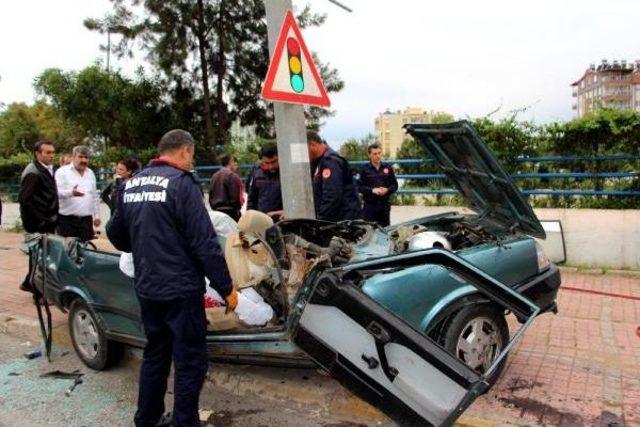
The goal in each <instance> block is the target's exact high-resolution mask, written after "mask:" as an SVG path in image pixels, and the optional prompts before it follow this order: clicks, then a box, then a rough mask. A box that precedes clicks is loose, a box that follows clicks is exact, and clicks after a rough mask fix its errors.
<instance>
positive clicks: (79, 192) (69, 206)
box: [56, 145, 100, 241]
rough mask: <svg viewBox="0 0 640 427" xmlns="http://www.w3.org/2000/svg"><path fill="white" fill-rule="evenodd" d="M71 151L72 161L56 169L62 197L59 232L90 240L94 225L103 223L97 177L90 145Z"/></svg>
mask: <svg viewBox="0 0 640 427" xmlns="http://www.w3.org/2000/svg"><path fill="white" fill-rule="evenodd" d="M71 154H72V158H71V163H70V164H68V165H66V166H63V167H61V168H60V169H58V170H57V171H56V185H57V187H58V198H59V199H60V210H59V211H58V213H59V215H58V234H60V235H61V236H63V237H78V238H79V239H81V240H83V241H87V240H91V239H93V238H94V232H93V227H94V226H96V227H98V226H99V225H100V210H99V204H98V203H99V199H98V190H97V188H96V177H95V175H94V174H93V171H92V170H91V169H89V157H90V156H91V152H90V151H89V148H88V147H85V146H83V145H79V146H77V147H73V151H72V153H71Z"/></svg>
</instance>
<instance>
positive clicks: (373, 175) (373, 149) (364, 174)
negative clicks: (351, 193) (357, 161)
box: [358, 144, 398, 227]
mask: <svg viewBox="0 0 640 427" xmlns="http://www.w3.org/2000/svg"><path fill="white" fill-rule="evenodd" d="M367 154H368V156H369V163H368V164H366V165H364V166H363V167H362V168H361V169H360V172H359V179H358V190H359V191H360V193H362V198H363V199H364V207H363V208H362V219H364V220H366V221H372V222H377V223H378V224H380V225H381V226H382V227H386V226H387V225H389V222H390V213H391V203H390V202H389V197H390V196H391V195H392V194H393V193H395V192H396V191H398V181H397V180H396V175H395V173H394V172H393V168H392V167H391V166H390V165H386V164H384V163H382V149H381V148H380V146H379V145H378V144H372V145H370V146H369V147H368V148H367Z"/></svg>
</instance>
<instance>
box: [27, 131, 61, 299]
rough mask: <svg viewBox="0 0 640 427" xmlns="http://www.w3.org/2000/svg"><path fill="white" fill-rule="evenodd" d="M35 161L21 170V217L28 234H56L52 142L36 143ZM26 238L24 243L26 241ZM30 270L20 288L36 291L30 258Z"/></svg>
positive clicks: (54, 151)
mask: <svg viewBox="0 0 640 427" xmlns="http://www.w3.org/2000/svg"><path fill="white" fill-rule="evenodd" d="M33 153H34V159H33V162H31V163H29V164H28V165H27V167H26V168H24V171H23V172H22V179H21V181H20V193H19V194H18V202H20V217H21V218H22V226H23V227H24V229H25V231H26V232H27V233H31V234H33V233H41V234H45V233H54V232H55V230H56V223H57V220H58V189H57V188H56V181H55V179H54V176H53V173H54V171H53V159H54V157H55V153H56V150H55V148H54V147H53V143H52V142H50V141H38V142H36V144H35V146H34V149H33ZM27 240H28V239H27V238H25V243H28V242H27ZM29 263H30V264H29V273H27V277H26V278H25V280H24V281H23V282H22V284H21V285H20V289H22V290H23V291H26V292H33V288H32V286H31V283H30V280H29V277H30V273H31V269H32V267H33V266H32V265H31V257H29Z"/></svg>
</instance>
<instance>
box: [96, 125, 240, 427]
mask: <svg viewBox="0 0 640 427" xmlns="http://www.w3.org/2000/svg"><path fill="white" fill-rule="evenodd" d="M158 151H159V152H160V157H159V158H157V159H155V160H152V161H151V162H150V163H149V165H148V166H147V167H146V168H145V169H143V170H142V171H141V172H140V173H138V174H136V175H135V176H134V177H132V178H131V179H129V180H128V181H127V182H126V183H125V185H124V188H123V189H122V193H121V196H119V197H118V200H117V202H116V203H117V205H116V210H115V213H114V216H113V217H112V218H111V220H110V221H109V223H108V224H107V235H108V237H109V240H111V243H113V245H114V246H115V247H116V248H117V249H119V250H121V251H125V252H132V253H133V263H134V267H135V279H134V286H135V290H136V294H137V296H138V301H139V302H140V314H141V317H142V324H143V326H144V332H145V335H146V337H147V346H146V347H145V349H144V356H143V360H142V366H141V367H140V388H139V392H138V411H137V412H136V415H135V418H134V421H135V424H136V426H156V425H160V424H163V423H162V422H159V421H160V419H161V417H162V414H163V412H164V395H165V391H166V389H167V377H168V375H169V369H170V368H171V359H172V357H173V363H174V369H175V374H174V389H173V396H174V406H173V419H172V420H171V423H172V425H174V426H196V425H200V421H199V417H198V399H199V396H200V390H201V388H202V384H203V383H204V378H205V375H206V372H207V366H208V363H207V348H206V331H207V324H206V323H207V321H206V317H205V311H204V293H205V281H204V278H205V276H206V277H207V278H208V279H209V281H210V282H211V286H212V287H213V288H214V289H215V290H216V291H218V293H219V294H220V295H221V296H222V297H223V298H225V300H226V301H227V306H228V307H229V308H231V309H234V308H235V306H236V305H237V303H238V297H237V293H236V291H235V290H234V289H233V287H232V285H231V277H230V276H229V271H228V270H227V264H226V262H225V260H224V257H223V255H222V251H221V249H220V246H219V245H218V240H217V237H216V233H215V231H214V229H213V226H212V225H211V220H210V219H209V215H208V214H207V210H206V208H205V205H204V200H203V199H202V192H201V190H200V186H199V183H198V180H197V178H196V177H195V176H194V175H193V174H192V173H191V172H190V170H191V168H192V164H193V153H194V141H193V137H192V136H191V134H189V133H188V132H186V131H183V130H179V129H175V130H172V131H169V132H167V133H166V134H165V135H164V136H163V137H162V138H161V140H160V143H159V144H158ZM163 425H164V424H163Z"/></svg>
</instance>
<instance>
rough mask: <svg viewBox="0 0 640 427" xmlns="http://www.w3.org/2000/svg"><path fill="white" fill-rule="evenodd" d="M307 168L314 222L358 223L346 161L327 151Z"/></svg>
mask: <svg viewBox="0 0 640 427" xmlns="http://www.w3.org/2000/svg"><path fill="white" fill-rule="evenodd" d="M311 166H312V171H313V198H314V202H315V208H316V218H317V219H322V220H325V221H343V220H347V219H359V218H360V198H359V197H358V191H357V189H356V184H355V182H354V179H353V176H352V175H351V170H350V168H349V163H348V162H347V160H346V159H345V158H344V157H342V156H341V155H340V154H338V153H336V152H335V151H334V150H332V149H331V148H329V149H327V151H325V152H324V154H323V155H322V157H320V158H319V159H317V160H316V161H315V162H313V163H312V165H311Z"/></svg>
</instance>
